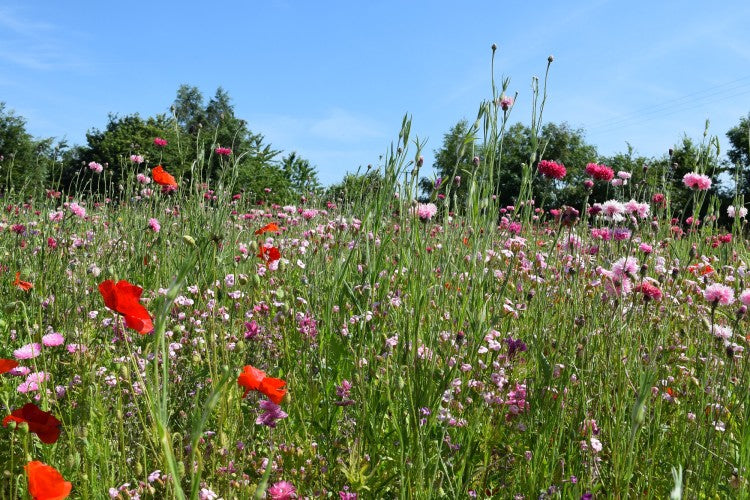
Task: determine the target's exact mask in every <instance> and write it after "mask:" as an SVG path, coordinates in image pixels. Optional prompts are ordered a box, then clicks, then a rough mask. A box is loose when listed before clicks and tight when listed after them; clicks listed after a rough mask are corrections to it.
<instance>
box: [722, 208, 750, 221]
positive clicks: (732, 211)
mask: <svg viewBox="0 0 750 500" xmlns="http://www.w3.org/2000/svg"><path fill="white" fill-rule="evenodd" d="M727 215H728V216H729V217H731V218H732V219H734V218H735V217H737V216H738V215H739V217H740V219H744V218H745V216H746V215H747V208H745V207H739V208H735V207H734V205H729V206H728V207H727Z"/></svg>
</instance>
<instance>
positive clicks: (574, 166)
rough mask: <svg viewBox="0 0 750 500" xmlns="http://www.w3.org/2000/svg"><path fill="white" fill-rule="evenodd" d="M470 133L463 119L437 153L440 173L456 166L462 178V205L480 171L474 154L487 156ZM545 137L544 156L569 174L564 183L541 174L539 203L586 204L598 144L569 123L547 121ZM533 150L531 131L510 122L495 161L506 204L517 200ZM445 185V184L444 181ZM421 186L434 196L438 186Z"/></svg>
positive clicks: (427, 182) (447, 173)
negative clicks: (585, 186) (585, 188)
mask: <svg viewBox="0 0 750 500" xmlns="http://www.w3.org/2000/svg"><path fill="white" fill-rule="evenodd" d="M470 132H471V131H470V130H469V125H468V122H466V121H465V120H462V121H460V122H458V123H457V124H456V125H455V126H454V127H453V128H451V130H450V131H449V132H448V133H447V134H446V135H445V136H444V139H443V146H442V147H441V148H440V149H439V150H438V151H436V152H435V158H436V159H435V164H434V166H435V169H436V170H437V171H438V176H440V177H442V178H449V176H450V175H453V172H454V169H455V171H456V172H459V173H460V175H461V176H462V180H461V184H460V186H458V188H457V190H456V194H457V198H458V200H459V205H461V204H462V203H463V200H464V199H465V196H466V186H467V185H468V180H469V177H470V176H471V175H473V172H474V171H476V170H477V169H476V168H475V166H474V165H473V163H472V159H473V156H472V155H474V154H476V155H478V156H479V157H480V161H483V160H482V159H483V158H485V157H486V156H487V155H486V153H485V152H484V151H482V148H481V147H480V146H478V145H477V142H476V141H475V139H474V138H473V137H472V134H471V133H470ZM540 141H541V143H542V144H546V147H545V148H544V151H543V154H542V155H541V157H540V159H544V160H554V161H557V162H562V163H563V164H564V165H565V166H566V168H567V171H568V173H567V175H566V177H565V179H563V180H561V181H549V180H546V179H543V178H542V177H541V176H539V175H536V174H535V175H534V178H533V187H534V192H535V193H536V195H537V198H539V200H538V201H542V199H543V201H544V203H545V205H547V206H550V205H554V206H558V205H560V204H562V203H567V204H571V205H574V206H575V204H577V203H581V202H582V201H583V197H584V195H585V194H584V191H583V178H584V173H583V172H584V169H585V167H586V164H587V163H588V162H592V161H595V160H596V157H597V152H596V148H595V147H594V146H593V145H591V144H588V143H587V142H586V140H585V136H584V132H583V130H582V129H574V128H572V127H571V126H570V125H568V124H567V123H560V124H556V123H548V124H546V125H544V126H543V127H542V130H541V133H540ZM462 151H463V153H462V154H460V153H461V152H462ZM530 154H531V129H530V128H529V127H527V126H526V125H523V124H521V123H516V124H514V125H512V126H510V127H509V128H508V130H507V131H506V132H505V135H504V137H503V140H502V154H501V155H500V156H499V157H498V158H497V159H496V160H495V162H496V163H495V166H494V169H495V175H494V177H495V183H496V184H495V186H494V193H495V195H496V196H497V197H498V200H499V201H500V204H501V205H510V204H513V203H515V201H516V197H517V196H518V192H519V190H520V186H521V165H522V164H524V163H525V162H528V159H529V157H530ZM456 166H458V168H457V169H456ZM533 170H534V172H536V165H533ZM445 184H446V183H445V182H444V183H443V184H442V185H445ZM421 186H422V188H423V189H424V190H425V191H427V192H430V193H433V194H434V191H433V190H434V189H436V188H435V186H434V185H433V183H432V182H431V181H430V180H427V179H423V180H422V183H421ZM437 189H440V187H438V188H437Z"/></svg>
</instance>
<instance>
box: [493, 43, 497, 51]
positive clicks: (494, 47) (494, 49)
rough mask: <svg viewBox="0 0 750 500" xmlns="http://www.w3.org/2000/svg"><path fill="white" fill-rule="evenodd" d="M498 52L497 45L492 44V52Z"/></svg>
mask: <svg viewBox="0 0 750 500" xmlns="http://www.w3.org/2000/svg"><path fill="white" fill-rule="evenodd" d="M496 50H497V44H496V43H493V44H492V52H495V51H496Z"/></svg>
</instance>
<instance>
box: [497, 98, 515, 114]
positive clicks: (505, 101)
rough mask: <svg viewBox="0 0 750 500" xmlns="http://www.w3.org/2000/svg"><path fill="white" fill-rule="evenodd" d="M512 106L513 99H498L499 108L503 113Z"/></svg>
mask: <svg viewBox="0 0 750 500" xmlns="http://www.w3.org/2000/svg"><path fill="white" fill-rule="evenodd" d="M511 106H513V98H512V97H508V96H507V95H506V96H502V97H500V107H501V108H502V109H503V111H508V109H510V107H511Z"/></svg>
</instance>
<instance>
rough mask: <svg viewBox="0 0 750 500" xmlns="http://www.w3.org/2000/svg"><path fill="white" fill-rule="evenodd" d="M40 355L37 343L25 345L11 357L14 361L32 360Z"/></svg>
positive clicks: (40, 349)
mask: <svg viewBox="0 0 750 500" xmlns="http://www.w3.org/2000/svg"><path fill="white" fill-rule="evenodd" d="M41 353H42V345H41V344H38V343H36V342H35V343H33V344H26V345H25V346H23V347H21V348H19V349H16V350H15V351H13V357H14V358H16V359H32V358H36V357H37V356H39V355H40V354H41Z"/></svg>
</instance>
